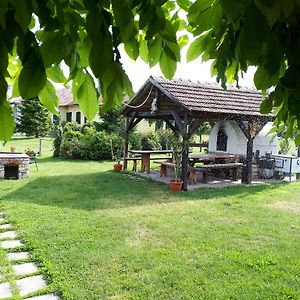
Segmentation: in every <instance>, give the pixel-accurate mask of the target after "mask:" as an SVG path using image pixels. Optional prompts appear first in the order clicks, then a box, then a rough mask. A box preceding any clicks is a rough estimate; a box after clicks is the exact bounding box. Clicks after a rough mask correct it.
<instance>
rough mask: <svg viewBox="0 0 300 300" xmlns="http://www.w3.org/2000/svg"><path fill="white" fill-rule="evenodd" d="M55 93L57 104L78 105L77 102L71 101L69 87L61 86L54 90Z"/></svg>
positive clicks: (71, 96)
mask: <svg viewBox="0 0 300 300" xmlns="http://www.w3.org/2000/svg"><path fill="white" fill-rule="evenodd" d="M56 95H57V97H58V100H59V106H70V105H78V103H76V102H74V101H73V95H72V90H71V89H66V88H61V89H59V90H57V91H56Z"/></svg>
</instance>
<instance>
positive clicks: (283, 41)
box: [0, 0, 300, 142]
mask: <svg viewBox="0 0 300 300" xmlns="http://www.w3.org/2000/svg"><path fill="white" fill-rule="evenodd" d="M0 5H1V6H0V139H2V140H6V141H7V140H8V139H9V138H10V136H11V134H12V133H13V129H14V124H13V120H12V117H11V110H10V106H9V102H8V101H7V99H6V94H7V83H10V84H12V85H13V95H14V96H17V95H21V96H22V98H24V99H29V98H32V97H35V96H38V97H39V99H40V101H41V103H42V104H43V105H44V106H45V107H47V108H48V109H49V110H50V111H51V112H52V113H57V107H58V99H57V97H56V95H55V89H54V86H53V82H63V83H65V82H68V81H72V88H73V96H74V99H75V100H76V101H77V102H78V103H79V104H80V106H81V110H82V111H83V112H84V114H85V116H86V117H87V118H88V119H89V120H92V119H93V117H94V116H95V114H96V113H97V110H98V96H99V95H98V91H97V90H96V88H95V84H94V80H93V78H94V77H96V78H98V79H99V81H100V89H101V94H102V96H103V98H104V106H103V110H108V109H110V108H111V107H114V106H115V105H117V104H120V102H121V100H122V96H123V93H124V92H125V93H126V94H128V95H131V94H132V87H131V83H130V81H129V79H128V77H127V75H126V73H125V71H124V69H123V66H122V63H121V54H120V51H119V50H120V47H121V46H122V47H124V49H125V51H126V53H127V55H128V56H130V57H131V58H132V59H134V60H136V59H137V58H138V57H141V58H142V59H143V60H145V61H146V62H148V63H149V65H150V67H153V66H154V65H156V64H159V66H160V68H161V70H162V72H163V74H164V75H165V76H166V77H167V78H172V77H173V75H174V73H175V71H176V65H177V62H178V61H180V49H181V47H182V46H184V45H185V44H186V43H187V42H188V36H187V34H186V31H182V30H183V29H184V30H188V31H190V32H191V33H192V35H193V36H194V37H195V40H194V41H193V43H192V44H191V46H190V47H189V51H188V54H187V58H188V60H193V59H195V58H196V57H198V56H202V60H208V59H213V61H214V63H213V68H212V72H213V74H217V79H218V80H219V81H221V82H222V84H223V86H225V84H226V82H227V81H230V82H231V81H233V80H238V77H239V76H240V74H241V72H242V73H243V72H246V71H247V69H248V67H249V66H256V67H257V72H256V74H255V78H254V81H255V84H256V87H257V88H258V89H260V90H262V92H263V93H264V94H265V95H266V99H265V100H264V101H263V103H262V106H261V111H262V112H264V113H268V112H271V111H272V110H273V111H274V112H275V113H276V114H277V120H276V125H277V126H278V127H279V128H280V130H284V131H286V134H287V135H290V134H292V133H293V132H294V134H295V133H296V141H298V142H300V134H297V133H298V132H299V128H300V108H299V107H300V105H299V101H300V100H299V97H300V88H299V86H300V85H299V82H300V61H299V57H300V55H299V51H300V50H299V49H300V46H299V45H300V35H299V25H300V24H299V20H300V4H299V1H298V0H284V1H283V0H239V1H236V0H196V1H195V0H123V1H120V0H101V1H99V0H56V1H53V0H44V1H37V0H23V1H16V0H2V1H0ZM62 62H64V63H65V64H66V65H67V66H68V67H69V71H70V76H69V78H65V77H64V75H63V73H62V71H61V63H62ZM269 88H273V91H272V93H271V94H270V95H267V94H266V91H267V89H269Z"/></svg>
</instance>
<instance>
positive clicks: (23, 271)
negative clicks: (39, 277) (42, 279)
mask: <svg viewBox="0 0 300 300" xmlns="http://www.w3.org/2000/svg"><path fill="white" fill-rule="evenodd" d="M13 271H14V274H15V275H16V276H20V275H29V274H32V273H34V272H37V271H38V268H37V266H36V265H35V264H34V263H31V262H30V263H24V264H19V265H13Z"/></svg>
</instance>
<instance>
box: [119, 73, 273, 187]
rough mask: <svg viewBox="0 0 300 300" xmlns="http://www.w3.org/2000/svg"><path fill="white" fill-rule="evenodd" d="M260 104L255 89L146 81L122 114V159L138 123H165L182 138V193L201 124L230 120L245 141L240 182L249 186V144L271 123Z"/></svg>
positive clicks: (195, 83) (250, 159)
mask: <svg viewBox="0 0 300 300" xmlns="http://www.w3.org/2000/svg"><path fill="white" fill-rule="evenodd" d="M261 102H262V96H261V94H260V93H259V92H258V91H257V90H255V89H248V88H247V89H245V88H242V89H237V88H233V87H228V88H227V89H226V90H224V89H223V88H221V87H220V86H218V85H217V84H207V83H200V82H192V81H187V80H181V79H173V80H166V79H165V78H162V77H155V78H154V77H150V78H149V79H148V80H147V81H146V82H145V84H144V85H143V86H142V87H141V89H140V90H139V91H138V92H137V93H136V94H135V96H134V97H133V98H132V100H131V101H130V102H129V104H128V105H126V107H125V108H124V109H123V111H122V114H123V115H124V117H125V118H126V138H125V151H124V155H125V157H127V155H128V133H129V132H130V130H131V129H132V128H133V127H134V126H136V125H137V124H138V123H139V122H140V121H141V120H142V119H159V120H163V121H165V122H166V124H167V125H168V127H169V128H170V129H171V130H172V131H173V132H174V133H176V134H179V135H181V136H182V138H183V147H182V171H181V179H182V180H183V182H184V183H183V189H184V190H186V189H187V182H188V154H189V140H190V138H191V136H192V135H193V134H194V133H195V132H196V131H197V129H198V128H199V127H200V126H201V125H202V123H203V122H205V121H208V122H216V121H220V120H234V121H235V122H236V123H237V124H238V126H239V127H240V128H241V130H242V131H243V133H244V134H245V136H246V138H247V154H246V167H245V168H246V176H245V177H244V178H245V180H244V182H245V183H251V180H252V152H253V140H254V138H255V137H256V135H257V134H258V133H259V131H260V130H261V129H262V128H263V126H264V125H265V124H266V123H267V122H269V121H272V120H273V119H274V116H273V115H271V114H268V115H262V114H261V113H260V111H259V107H260V104H261ZM124 167H125V168H126V167H127V165H126V161H124Z"/></svg>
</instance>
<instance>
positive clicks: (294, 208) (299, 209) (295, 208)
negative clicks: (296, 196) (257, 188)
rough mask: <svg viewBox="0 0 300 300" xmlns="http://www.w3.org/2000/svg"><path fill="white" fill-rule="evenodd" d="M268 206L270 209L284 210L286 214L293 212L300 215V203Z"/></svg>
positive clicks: (285, 202)
mask: <svg viewBox="0 0 300 300" xmlns="http://www.w3.org/2000/svg"><path fill="white" fill-rule="evenodd" d="M267 206H268V207H269V208H272V209H277V210H282V211H285V212H292V213H296V214H299V213H300V203H295V202H288V201H283V202H275V203H270V204H268V205H267Z"/></svg>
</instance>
